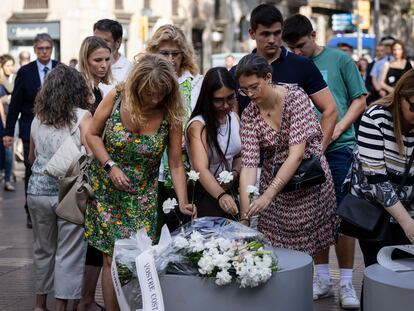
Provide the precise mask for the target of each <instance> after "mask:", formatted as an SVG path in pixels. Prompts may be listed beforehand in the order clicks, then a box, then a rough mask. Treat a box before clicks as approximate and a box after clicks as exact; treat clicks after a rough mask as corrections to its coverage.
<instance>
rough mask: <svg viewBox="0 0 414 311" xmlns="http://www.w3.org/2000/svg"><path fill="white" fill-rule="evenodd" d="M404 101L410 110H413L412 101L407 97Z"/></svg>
mask: <svg viewBox="0 0 414 311" xmlns="http://www.w3.org/2000/svg"><path fill="white" fill-rule="evenodd" d="M405 101H406V102H407V103H408V107H409V109H410V111H411V112H414V101H410V99H409V98H406V99H405Z"/></svg>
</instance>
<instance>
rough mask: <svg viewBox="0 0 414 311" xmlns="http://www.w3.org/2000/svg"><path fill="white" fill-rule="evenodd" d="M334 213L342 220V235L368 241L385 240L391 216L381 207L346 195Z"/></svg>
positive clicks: (351, 195) (349, 194)
mask: <svg viewBox="0 0 414 311" xmlns="http://www.w3.org/2000/svg"><path fill="white" fill-rule="evenodd" d="M336 213H337V215H338V216H339V217H341V219H342V220H341V226H340V232H341V233H342V234H345V235H348V236H351V237H354V238H356V239H361V240H369V241H384V240H386V239H387V236H388V234H389V225H388V224H389V222H390V218H391V216H390V214H389V213H388V212H387V211H386V210H385V209H384V207H382V206H381V205H379V204H375V203H372V202H370V201H368V200H366V199H363V198H360V197H357V196H355V195H353V194H351V193H348V194H347V195H346V196H345V197H344V198H343V199H342V201H341V203H340V204H339V206H338V208H337V210H336Z"/></svg>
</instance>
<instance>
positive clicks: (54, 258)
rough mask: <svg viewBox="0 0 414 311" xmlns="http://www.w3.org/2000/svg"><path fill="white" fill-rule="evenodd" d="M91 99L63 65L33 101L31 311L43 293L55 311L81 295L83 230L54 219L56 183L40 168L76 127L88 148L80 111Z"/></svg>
mask: <svg viewBox="0 0 414 311" xmlns="http://www.w3.org/2000/svg"><path fill="white" fill-rule="evenodd" d="M91 99H92V94H91V92H90V90H89V87H88V86H87V85H86V81H85V79H84V78H83V77H82V75H81V74H80V73H79V72H78V71H77V70H76V69H73V68H70V67H68V66H66V65H63V64H60V65H58V66H57V67H56V68H54V69H53V70H52V71H51V72H50V73H49V74H48V75H47V77H46V78H45V81H44V83H43V86H42V88H41V90H40V91H39V93H38V95H37V97H36V102H35V107H34V110H35V114H36V115H35V118H34V120H33V122H32V127H31V137H30V153H29V160H30V161H31V163H33V166H32V175H31V176H30V180H29V186H28V190H27V194H28V197H27V203H28V206H29V212H30V216H31V218H32V223H33V237H34V243H33V253H34V273H35V276H36V280H35V287H36V307H35V311H42V310H46V299H47V294H48V293H51V292H54V295H55V298H56V303H55V307H54V310H66V305H67V300H68V299H78V298H80V295H81V287H82V278H83V270H84V262H85V253H86V242H85V240H84V238H83V226H80V225H75V224H73V223H70V222H68V221H66V220H63V219H61V218H59V217H57V216H56V214H55V209H56V207H57V204H58V194H59V188H58V182H57V179H56V178H55V177H52V176H49V175H47V174H46V173H45V168H46V165H47V163H48V161H49V160H50V159H51V158H52V156H53V155H54V154H55V152H56V151H57V150H58V149H59V147H60V146H61V145H62V143H63V142H64V141H65V139H66V138H67V137H68V136H69V135H71V133H72V132H73V130H74V129H75V128H78V129H77V130H76V131H75V134H73V138H74V141H75V143H76V144H77V146H78V147H79V150H80V148H81V145H84V146H85V147H86V148H87V146H86V143H85V134H86V131H87V129H88V127H89V123H90V121H91V117H92V116H91V113H90V112H89V111H88V110H87V109H85V108H88V106H89V104H91ZM82 108H83V109H82ZM87 150H88V148H87Z"/></svg>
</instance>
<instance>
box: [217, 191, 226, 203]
mask: <svg viewBox="0 0 414 311" xmlns="http://www.w3.org/2000/svg"><path fill="white" fill-rule="evenodd" d="M226 194H227V193H226V192H225V191H223V192H222V193H220V194H219V195H218V197H217V199H216V200H217V202H218V201H220V199H221V198H222V197H223V196H224V195H226Z"/></svg>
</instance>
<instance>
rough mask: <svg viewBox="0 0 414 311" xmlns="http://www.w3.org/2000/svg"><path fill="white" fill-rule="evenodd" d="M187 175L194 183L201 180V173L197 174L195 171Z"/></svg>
mask: <svg viewBox="0 0 414 311" xmlns="http://www.w3.org/2000/svg"><path fill="white" fill-rule="evenodd" d="M187 175H188V179H189V180H192V181H194V182H196V181H197V180H199V179H200V173H199V172H196V171H195V170H191V171H189V172H188V173H187Z"/></svg>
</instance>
